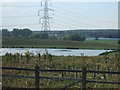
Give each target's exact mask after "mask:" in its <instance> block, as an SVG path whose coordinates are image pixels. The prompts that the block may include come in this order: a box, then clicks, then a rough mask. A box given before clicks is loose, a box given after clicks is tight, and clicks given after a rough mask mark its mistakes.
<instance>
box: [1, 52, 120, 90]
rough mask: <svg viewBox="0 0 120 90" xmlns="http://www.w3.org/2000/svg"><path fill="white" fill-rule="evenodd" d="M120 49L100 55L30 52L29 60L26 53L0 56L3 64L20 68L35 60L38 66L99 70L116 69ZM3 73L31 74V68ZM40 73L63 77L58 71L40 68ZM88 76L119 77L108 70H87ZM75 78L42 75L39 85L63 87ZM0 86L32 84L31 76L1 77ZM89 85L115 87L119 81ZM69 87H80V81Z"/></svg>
mask: <svg viewBox="0 0 120 90" xmlns="http://www.w3.org/2000/svg"><path fill="white" fill-rule="evenodd" d="M118 54H119V53H118V52H113V53H108V54H105V55H100V56H52V55H46V54H44V55H40V54H38V55H33V54H29V55H30V56H29V60H30V61H29V62H28V63H27V62H26V59H27V57H26V56H22V55H19V54H15V55H12V54H6V55H5V56H3V58H2V61H3V62H2V65H3V66H4V67H19V68H34V67H35V65H36V64H38V65H39V66H40V68H41V69H67V70H82V68H83V67H87V70H98V71H114V72H117V71H119V68H120V66H119V65H120V60H119V58H120V57H119V55H118ZM3 74H12V75H13V74H14V75H24V76H34V72H30V71H12V70H3ZM40 75H41V76H47V77H62V74H61V73H53V72H41V73H40ZM64 77H69V78H81V77H82V75H81V73H64ZM87 77H88V80H100V81H116V82H118V81H119V79H118V78H119V76H118V75H110V74H106V75H104V74H88V75H87ZM72 82H74V81H69V80H66V81H63V80H45V79H41V81H40V86H41V88H62V87H64V86H66V85H68V84H70V83H72ZM3 86H10V87H19V88H20V87H22V88H34V79H25V78H6V77H3ZM87 87H88V88H118V87H119V85H113V84H94V83H88V84H87ZM72 88H81V83H79V84H77V85H74V86H73V87H72Z"/></svg>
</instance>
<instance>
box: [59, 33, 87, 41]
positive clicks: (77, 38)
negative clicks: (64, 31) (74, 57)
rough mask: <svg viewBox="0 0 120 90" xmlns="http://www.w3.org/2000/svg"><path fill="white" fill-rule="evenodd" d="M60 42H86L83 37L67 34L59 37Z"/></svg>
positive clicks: (76, 34)
mask: <svg viewBox="0 0 120 90" xmlns="http://www.w3.org/2000/svg"><path fill="white" fill-rule="evenodd" d="M60 39H61V40H72V41H84V40H86V38H85V36H83V35H81V34H78V33H74V34H68V35H62V36H61V37H60Z"/></svg>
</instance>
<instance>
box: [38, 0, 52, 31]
mask: <svg viewBox="0 0 120 90" xmlns="http://www.w3.org/2000/svg"><path fill="white" fill-rule="evenodd" d="M43 3H44V7H43V9H40V10H38V16H40V13H41V11H43V16H42V17H41V16H40V19H39V20H40V21H39V22H40V23H41V24H42V27H41V29H42V30H44V31H49V30H50V22H49V21H50V19H52V17H49V11H54V10H53V9H51V8H49V7H48V0H44V1H43V2H41V6H43Z"/></svg>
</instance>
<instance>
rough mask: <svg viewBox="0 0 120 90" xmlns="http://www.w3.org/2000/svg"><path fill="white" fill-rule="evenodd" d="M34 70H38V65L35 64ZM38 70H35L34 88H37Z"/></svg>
mask: <svg viewBox="0 0 120 90" xmlns="http://www.w3.org/2000/svg"><path fill="white" fill-rule="evenodd" d="M35 70H39V66H38V65H36V66H35ZM39 83H40V81H39V71H35V88H36V89H38V90H39Z"/></svg>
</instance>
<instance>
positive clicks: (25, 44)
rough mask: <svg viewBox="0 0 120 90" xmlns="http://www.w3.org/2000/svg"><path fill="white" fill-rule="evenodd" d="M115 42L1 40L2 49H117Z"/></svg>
mask: <svg viewBox="0 0 120 90" xmlns="http://www.w3.org/2000/svg"><path fill="white" fill-rule="evenodd" d="M117 42H118V41H117V40H87V41H84V42H80V41H62V40H48V39H32V38H3V42H2V47H3V48H66V49H67V48H69V49H70V48H73V49H74V48H75V49H76V48H77V49H118V43H117Z"/></svg>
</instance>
